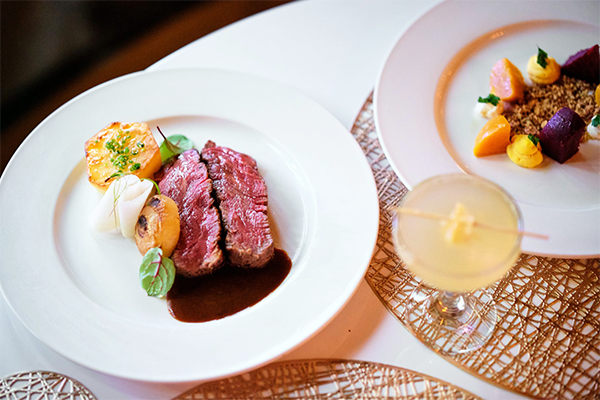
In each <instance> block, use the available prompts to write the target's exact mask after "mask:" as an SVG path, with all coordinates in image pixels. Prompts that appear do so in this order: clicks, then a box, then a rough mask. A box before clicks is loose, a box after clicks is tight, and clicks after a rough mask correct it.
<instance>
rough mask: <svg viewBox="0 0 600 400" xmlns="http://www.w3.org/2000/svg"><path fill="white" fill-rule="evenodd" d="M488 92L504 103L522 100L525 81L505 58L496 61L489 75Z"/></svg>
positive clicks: (519, 72)
mask: <svg viewBox="0 0 600 400" xmlns="http://www.w3.org/2000/svg"><path fill="white" fill-rule="evenodd" d="M490 90H491V92H492V93H493V94H495V95H496V96H498V97H500V99H502V100H504V101H515V100H520V99H522V98H523V93H524V91H525V81H524V80H523V75H522V74H521V71H519V69H518V68H517V67H515V66H514V65H513V63H511V62H510V61H508V59H507V58H503V59H501V60H498V61H497V62H496V64H494V66H493V67H492V72H491V74H490Z"/></svg>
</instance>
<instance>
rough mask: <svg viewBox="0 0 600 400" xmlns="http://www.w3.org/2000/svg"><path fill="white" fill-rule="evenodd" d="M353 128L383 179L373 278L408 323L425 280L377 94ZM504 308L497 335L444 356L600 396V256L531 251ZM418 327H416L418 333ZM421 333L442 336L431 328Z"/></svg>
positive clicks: (506, 381)
mask: <svg viewBox="0 0 600 400" xmlns="http://www.w3.org/2000/svg"><path fill="white" fill-rule="evenodd" d="M352 134H353V135H354V137H355V139H356V140H357V141H358V143H359V144H360V146H361V147H362V149H363V151H364V153H365V155H366V157H367V159H368V161H369V163H370V164H371V168H372V170H373V175H374V177H375V181H376V183H377V189H378V193H379V206H380V211H381V213H380V225H379V238H378V240H377V248H376V250H375V255H374V257H373V259H372V261H371V265H370V267H369V270H368V272H367V276H366V279H367V281H368V283H369V285H370V286H371V288H372V289H373V290H374V291H375V293H376V294H377V296H378V297H379V298H380V299H381V301H382V302H383V304H384V305H385V306H386V307H387V309H388V310H389V311H390V312H391V313H392V314H393V315H394V316H395V317H396V318H398V320H399V321H400V322H401V323H402V324H404V305H405V304H406V302H407V299H408V297H409V296H410V294H411V293H412V291H413V289H414V288H415V287H416V286H417V285H419V284H420V281H419V280H418V279H417V278H415V277H414V276H413V275H412V274H411V273H410V272H408V271H407V270H406V269H405V268H404V267H403V265H402V262H401V260H400V259H399V258H398V257H397V256H396V254H395V252H394V246H393V244H392V241H391V230H392V227H391V218H392V214H391V212H390V210H391V209H393V208H394V207H395V206H397V205H398V203H399V201H400V199H401V198H402V196H403V195H404V194H405V193H406V188H405V187H404V186H403V185H402V183H401V182H400V180H399V179H398V178H397V177H396V175H395V174H394V172H393V170H392V168H391V167H390V165H389V163H388V162H387V160H386V158H385V155H384V154H383V150H382V149H381V146H380V144H379V141H378V139H377V134H376V131H375V123H374V119H373V97H372V95H371V96H370V97H369V99H368V100H367V101H366V103H365V104H364V106H363V108H362V110H361V112H360V114H359V115H358V117H357V119H356V121H355V123H354V126H353V128H352ZM491 289H492V292H493V293H494V300H495V301H496V302H497V304H498V308H499V310H500V311H502V312H504V315H503V316H501V318H500V319H499V321H498V324H497V325H496V328H495V331H494V333H493V336H492V338H491V340H490V341H489V342H488V343H487V344H486V345H485V346H484V347H482V348H480V349H478V350H476V351H474V352H471V353H467V354H459V355H456V356H452V357H450V356H444V358H446V359H447V360H448V361H450V362H452V363H453V364H455V365H457V366H459V367H461V368H462V369H464V370H466V371H468V372H470V373H471V374H473V375H475V376H477V377H479V378H482V379H484V380H486V381H489V382H491V383H493V384H496V385H498V386H500V387H503V388H506V389H509V390H513V391H515V392H518V393H521V394H525V395H528V396H533V397H541V398H552V399H557V398H577V399H592V398H594V399H599V398H600V259H598V258H596V259H589V260H564V259H551V258H543V257H536V256H531V255H526V254H523V255H522V256H521V257H520V259H519V260H518V262H517V264H516V266H515V268H513V269H512V270H511V272H510V273H509V275H508V276H507V277H506V278H505V279H503V280H502V281H500V282H499V283H497V284H496V285H494V286H493V287H492V288H491ZM413 334H414V333H413ZM415 336H416V337H417V338H418V339H419V340H421V341H422V342H423V343H425V344H428V343H431V342H435V341H436V338H435V337H428V336H427V334H423V335H419V334H415Z"/></svg>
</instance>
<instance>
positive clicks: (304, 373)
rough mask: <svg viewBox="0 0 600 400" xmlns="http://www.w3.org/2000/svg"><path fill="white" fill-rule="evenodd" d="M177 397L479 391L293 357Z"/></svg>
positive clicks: (380, 368) (357, 364)
mask: <svg viewBox="0 0 600 400" xmlns="http://www.w3.org/2000/svg"><path fill="white" fill-rule="evenodd" d="M175 399H176V400H196V399H240V400H241V399H306V400H317V399H319V400H321V399H365V400H367V399H373V400H375V399H377V400H380V399H389V400H392V399H395V400H409V399H411V400H412V399H422V400H433V399H440V400H446V399H447V400H450V399H452V400H459V399H464V400H476V399H479V397H477V396H475V395H474V394H472V393H469V392H467V391H465V390H463V389H460V388H457V387H456V386H454V385H451V384H450V383H447V382H444V381H441V380H439V379H436V378H432V377H430V376H427V375H423V374H420V373H418V372H414V371H410V370H406V369H403V368H398V367H393V366H390V365H384V364H377V363H369V362H362V361H349V360H297V361H283V362H277V363H273V364H269V365H267V366H266V367H262V368H259V369H257V370H254V371H252V372H248V373H245V374H241V375H237V376H234V377H232V378H225V379H221V380H218V381H211V382H207V383H203V384H201V385H199V386H196V387H195V388H193V389H192V390H190V391H188V392H185V393H183V394H181V395H180V396H177V397H176V398H175Z"/></svg>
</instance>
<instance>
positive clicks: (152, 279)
mask: <svg viewBox="0 0 600 400" xmlns="http://www.w3.org/2000/svg"><path fill="white" fill-rule="evenodd" d="M173 282H175V266H174V265H173V261H171V260H170V259H168V258H167V257H163V255H162V250H161V249H160V248H159V247H153V248H151V249H150V250H148V251H147V252H146V255H144V258H143V259H142V265H140V284H141V285H142V288H143V289H144V290H145V291H146V293H148V296H154V297H162V296H165V295H166V294H167V292H168V291H169V290H170V289H171V286H173Z"/></svg>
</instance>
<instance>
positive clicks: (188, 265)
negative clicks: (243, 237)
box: [155, 150, 223, 277]
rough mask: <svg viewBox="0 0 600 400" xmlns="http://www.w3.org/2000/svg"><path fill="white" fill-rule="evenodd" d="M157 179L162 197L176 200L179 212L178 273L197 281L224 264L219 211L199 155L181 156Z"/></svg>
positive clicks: (187, 154)
mask: <svg viewBox="0 0 600 400" xmlns="http://www.w3.org/2000/svg"><path fill="white" fill-rule="evenodd" d="M155 177H156V180H157V181H158V186H159V187H160V191H161V193H162V194H164V195H165V196H168V197H170V198H171V199H173V201H175V203H176V204H177V207H178V209H179V218H180V221H181V233H180V235H179V241H178V242H177V246H176V247H175V251H174V252H173V255H172V256H171V259H172V260H173V263H174V264H175V268H176V269H177V273H178V274H180V275H183V276H186V277H195V276H200V275H204V274H209V273H211V272H212V271H214V270H215V269H217V268H219V267H220V266H221V265H222V263H223V252H222V251H221V249H220V248H219V241H220V240H221V223H220V217H219V211H218V210H217V208H216V207H215V205H214V199H213V197H212V195H211V193H212V181H211V180H210V178H209V177H208V172H207V169H206V165H205V164H204V163H202V162H201V161H200V154H199V153H198V151H197V150H187V151H185V152H183V153H181V154H180V155H179V156H177V157H176V158H175V160H174V161H171V162H170V163H169V164H167V165H165V166H163V168H162V169H161V170H160V171H159V172H158V173H157V175H156V176H155Z"/></svg>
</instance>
